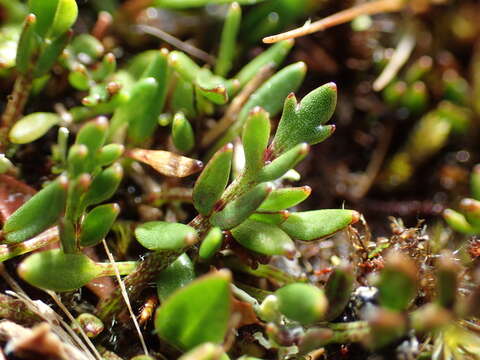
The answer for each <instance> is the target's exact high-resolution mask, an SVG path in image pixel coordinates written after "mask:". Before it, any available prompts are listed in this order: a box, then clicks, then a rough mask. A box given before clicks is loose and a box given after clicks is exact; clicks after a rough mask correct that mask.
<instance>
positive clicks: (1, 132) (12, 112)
mask: <svg viewBox="0 0 480 360" xmlns="http://www.w3.org/2000/svg"><path fill="white" fill-rule="evenodd" d="M31 88H32V78H31V77H30V76H29V75H24V74H18V77H17V79H16V80H15V85H14V87H13V91H12V94H10V96H9V97H8V101H7V106H6V108H5V111H4V112H3V115H2V120H1V122H0V151H5V148H6V145H7V143H8V132H9V131H10V128H11V127H12V126H13V124H14V123H15V121H17V120H18V118H20V116H21V115H22V113H23V110H24V109H25V105H26V103H27V100H28V96H29V95H30V90H31Z"/></svg>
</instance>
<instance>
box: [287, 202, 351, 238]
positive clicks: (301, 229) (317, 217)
mask: <svg viewBox="0 0 480 360" xmlns="http://www.w3.org/2000/svg"><path fill="white" fill-rule="evenodd" d="M359 219H360V214H359V213H357V212H356V211H354V210H341V209H338V210H336V209H326V210H313V211H305V212H298V213H293V214H291V215H290V216H289V217H288V219H287V220H286V221H285V222H284V223H282V224H281V225H280V227H281V228H282V229H283V230H284V231H285V232H286V233H287V234H288V235H290V236H291V237H293V238H295V239H298V240H303V241H312V240H317V239H321V238H324V237H326V236H330V235H333V234H334V233H336V232H337V231H340V230H342V229H344V228H346V227H347V226H348V225H351V224H354V223H356V222H357V221H358V220H359Z"/></svg>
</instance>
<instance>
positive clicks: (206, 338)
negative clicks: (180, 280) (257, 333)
mask: <svg viewBox="0 0 480 360" xmlns="http://www.w3.org/2000/svg"><path fill="white" fill-rule="evenodd" d="M230 281H231V275H230V272H229V271H227V270H220V271H218V272H215V273H213V274H209V275H206V276H203V277H201V278H199V279H197V280H195V281H194V282H192V283H191V284H189V285H188V286H186V287H184V288H183V289H180V290H178V291H177V292H175V293H173V294H172V295H171V296H170V297H169V298H168V299H167V300H166V301H165V302H164V303H163V305H162V306H161V307H160V308H159V309H158V311H157V313H156V316H155V329H156V331H157V334H158V335H159V336H160V337H161V338H163V339H164V340H166V341H168V342H169V343H171V344H172V345H175V346H177V347H178V348H180V349H182V350H190V349H192V348H194V347H195V346H197V345H200V344H203V343H206V342H212V343H216V344H220V343H222V342H223V340H224V337H225V334H226V332H227V329H228V321H229V318H230V308H231V294H230ZM205 324H208V326H205Z"/></svg>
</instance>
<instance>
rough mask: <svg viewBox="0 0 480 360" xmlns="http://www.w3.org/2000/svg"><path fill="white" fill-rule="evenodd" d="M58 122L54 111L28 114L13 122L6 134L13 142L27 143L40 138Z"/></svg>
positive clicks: (58, 118)
mask: <svg viewBox="0 0 480 360" xmlns="http://www.w3.org/2000/svg"><path fill="white" fill-rule="evenodd" d="M59 122H60V116H58V115H57V114H55V113H43V112H38V113H33V114H29V115H27V116H25V117H23V118H21V119H20V120H19V121H17V122H16V123H15V125H14V126H13V127H12V129H11V130H10V133H9V134H8V136H9V138H10V141H11V142H12V143H14V144H27V143H30V142H32V141H35V140H37V139H39V138H41V137H42V136H43V135H45V134H46V133H47V131H48V130H50V129H51V128H52V127H53V126H55V125H57V124H58V123H59Z"/></svg>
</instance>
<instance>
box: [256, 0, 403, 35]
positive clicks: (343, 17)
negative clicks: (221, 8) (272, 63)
mask: <svg viewBox="0 0 480 360" xmlns="http://www.w3.org/2000/svg"><path fill="white" fill-rule="evenodd" d="M406 3H407V2H406V1H405V0H377V1H371V2H367V3H365V4H360V5H357V6H353V7H351V8H349V9H346V10H343V11H339V12H338V13H335V14H333V15H330V16H327V17H326V18H323V19H321V20H318V21H315V22H313V23H306V24H305V25H304V26H302V27H300V28H297V29H294V30H290V31H287V32H284V33H281V34H277V35H273V36H268V37H266V38H264V39H263V42H264V43H267V44H271V43H276V42H278V41H281V40H287V39H295V38H298V37H301V36H305V35H309V34H312V33H314V32H317V31H323V30H325V29H328V28H330V27H333V26H336V25H340V24H344V23H346V22H349V21H352V20H353V19H355V18H356V17H358V16H360V15H375V14H380V13H385V12H395V11H400V10H402V9H403V8H404V7H405V6H406Z"/></svg>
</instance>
